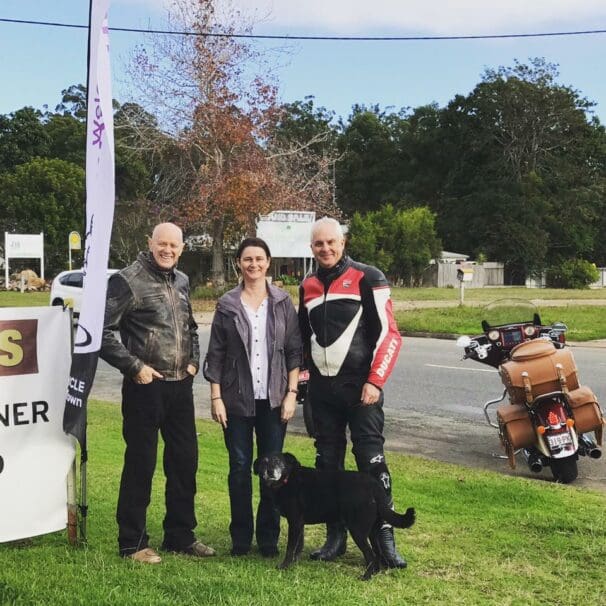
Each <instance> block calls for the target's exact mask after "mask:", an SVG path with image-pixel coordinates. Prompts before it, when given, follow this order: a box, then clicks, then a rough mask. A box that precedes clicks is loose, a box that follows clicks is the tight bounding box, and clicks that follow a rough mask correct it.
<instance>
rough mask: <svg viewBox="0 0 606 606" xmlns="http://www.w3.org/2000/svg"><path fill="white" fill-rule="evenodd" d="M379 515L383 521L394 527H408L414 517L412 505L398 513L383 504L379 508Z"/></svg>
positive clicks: (412, 522) (413, 520) (413, 521)
mask: <svg viewBox="0 0 606 606" xmlns="http://www.w3.org/2000/svg"><path fill="white" fill-rule="evenodd" d="M380 516H381V518H382V519H383V521H384V522H387V523H388V524H391V525H392V526H395V527H396V528H410V527H411V526H412V525H413V524H414V523H415V519H416V513H415V510H414V507H409V508H408V509H407V510H406V513H398V512H397V511H394V510H393V509H391V508H389V507H387V505H385V506H384V507H382V508H381V511H380Z"/></svg>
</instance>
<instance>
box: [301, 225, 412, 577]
mask: <svg viewBox="0 0 606 606" xmlns="http://www.w3.org/2000/svg"><path fill="white" fill-rule="evenodd" d="M311 238H312V241H311V249H312V252H313V254H314V257H315V259H316V261H317V263H318V270H317V271H316V272H314V273H312V274H311V275H310V276H308V277H307V278H306V279H305V280H304V281H303V283H302V284H301V287H300V291H299V325H300V328H301V335H302V337H303V344H304V350H305V355H306V361H307V363H308V365H309V370H310V379H309V385H308V397H309V401H310V404H311V412H312V418H313V426H314V437H315V445H316V467H317V468H318V469H343V466H344V461H345V451H346V447H347V438H346V428H347V426H349V430H350V434H351V441H352V444H353V449H352V450H353V454H354V456H355V459H356V464H357V466H358V469H359V470H360V471H365V472H368V473H370V474H371V475H373V476H375V477H376V478H377V479H378V480H379V482H380V483H381V485H382V486H383V488H384V490H385V492H386V494H387V497H388V499H389V501H390V503H391V502H392V497H391V476H390V474H389V469H388V468H387V464H386V461H385V453H384V451H383V444H384V441H385V440H384V438H383V426H384V416H383V389H382V388H383V386H384V384H385V382H386V380H387V378H388V377H389V375H390V374H391V371H392V370H393V367H394V365H395V363H396V359H397V357H398V353H399V351H400V347H401V344H402V338H401V336H400V334H399V332H398V330H397V326H396V323H395V319H394V317H393V312H392V307H391V299H390V289H389V284H388V283H387V280H386V279H385V276H384V275H383V274H382V272H381V271H379V270H378V269H377V268H376V267H372V266H370V265H364V264H363V263H357V262H356V261H353V260H352V259H350V258H349V257H348V256H346V255H345V254H344V251H345V239H344V237H343V232H342V231H341V226H340V225H339V223H338V222H337V221H336V220H334V219H330V218H328V217H324V218H322V219H319V220H318V221H316V222H315V223H314V225H313V227H312V235H311ZM346 538H347V532H346V529H345V527H344V526H343V524H341V523H332V524H328V525H327V538H326V543H325V544H324V546H323V547H321V548H320V549H318V550H316V551H314V552H312V554H311V558H312V559H319V560H333V559H334V558H336V557H337V556H339V555H341V554H343V553H344V552H345V547H346ZM379 546H380V548H381V557H382V560H383V563H384V564H385V565H386V566H388V567H389V568H404V567H405V566H406V561H405V560H404V558H402V556H400V554H399V553H398V552H397V551H396V547H395V541H394V534H393V528H392V527H391V526H389V525H385V526H383V527H382V528H381V529H380V531H379Z"/></svg>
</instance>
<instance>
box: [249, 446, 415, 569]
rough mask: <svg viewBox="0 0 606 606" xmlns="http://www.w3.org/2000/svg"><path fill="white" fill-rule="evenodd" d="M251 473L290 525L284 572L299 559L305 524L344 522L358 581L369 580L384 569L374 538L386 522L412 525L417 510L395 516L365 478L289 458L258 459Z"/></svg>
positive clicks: (287, 455) (374, 483)
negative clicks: (362, 565)
mask: <svg viewBox="0 0 606 606" xmlns="http://www.w3.org/2000/svg"><path fill="white" fill-rule="evenodd" d="M253 468H254V472H255V473H256V474H257V475H259V476H260V478H261V480H262V481H263V482H264V483H265V484H266V485H267V486H269V487H271V488H273V489H274V490H275V493H274V494H275V498H276V503H277V505H278V507H279V508H280V513H281V514H282V515H283V516H284V517H285V518H286V519H287V520H288V543H287V545H286V555H285V556H284V561H283V562H282V563H281V564H280V566H279V567H278V568H288V566H290V565H291V564H292V563H293V562H294V561H295V559H296V557H297V556H298V555H299V554H300V553H301V550H302V549H303V531H304V527H305V524H320V523H325V522H337V521H342V522H343V523H344V524H345V526H346V527H347V529H348V530H349V532H350V534H351V536H352V538H353V540H354V541H355V543H356V545H357V546H358V547H359V548H360V551H361V552H362V554H363V555H364V560H365V561H366V571H365V573H364V575H363V576H362V579H364V580H367V579H370V577H371V576H372V575H373V574H375V573H376V572H378V571H379V570H381V568H384V566H383V565H382V563H381V548H380V545H379V541H378V537H377V533H378V531H379V529H380V528H381V526H382V525H383V524H384V523H385V522H387V523H388V524H391V525H392V526H395V527H397V528H408V527H409V526H412V525H413V524H414V521H415V510H414V509H413V508H412V507H410V508H408V509H407V510H406V513H405V514H400V513H396V512H395V511H393V510H392V509H391V508H390V507H389V505H388V502H387V497H386V495H385V491H384V490H383V487H382V486H381V484H380V483H379V482H378V480H376V479H375V478H374V477H373V476H371V475H369V474H366V473H361V472H358V471H318V470H316V469H312V468H310V467H302V466H301V464H300V463H299V461H297V459H296V458H295V457H294V456H293V455H291V454H290V453H287V452H285V453H282V454H271V455H266V456H264V457H261V458H260V459H257V460H256V461H255V463H254V467H253ZM369 540H370V543H369Z"/></svg>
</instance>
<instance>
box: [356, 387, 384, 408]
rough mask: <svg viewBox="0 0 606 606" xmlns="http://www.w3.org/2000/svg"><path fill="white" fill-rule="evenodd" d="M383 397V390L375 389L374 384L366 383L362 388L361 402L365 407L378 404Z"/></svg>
mask: <svg viewBox="0 0 606 606" xmlns="http://www.w3.org/2000/svg"><path fill="white" fill-rule="evenodd" d="M380 397H381V390H380V389H379V388H378V387H375V386H374V385H373V384H372V383H364V385H363V387H362V396H361V398H360V402H361V403H362V405H363V406H370V405H371V404H376V403H377V402H378V401H379V398H380Z"/></svg>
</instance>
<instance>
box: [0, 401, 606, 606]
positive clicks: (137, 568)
mask: <svg viewBox="0 0 606 606" xmlns="http://www.w3.org/2000/svg"><path fill="white" fill-rule="evenodd" d="M89 409H90V413H89V443H90V446H89V448H90V451H89V453H90V459H89V472H88V488H89V517H88V534H89V537H88V538H89V541H88V545H87V546H86V547H82V548H71V547H69V546H68V545H67V543H66V539H65V535H64V533H56V534H52V535H46V536H42V537H36V538H34V539H31V541H27V542H25V543H23V544H20V545H18V544H5V545H0V604H2V605H4V604H6V605H9V604H10V605H13V604H14V605H21V604H24V605H25V604H28V605H29V604H40V605H49V604H52V605H63V604H65V605H69V606H72V605H76V604H83V605H84V604H85V605H87V606H90V605H92V604H94V605H98V604H120V605H164V604H166V605H175V606H176V605H183V604H200V605H202V604H213V605H224V604H225V605H227V604H229V605H268V606H270V605H271V606H275V605H278V604H286V605H291V604H292V605H296V606H302V605H311V604H318V605H320V604H322V605H325V604H330V605H333V604H334V605H341V604H342V605H347V606H350V605H362V604H364V605H366V604H373V605H374V604H376V605H404V604H406V605H417V604H431V605H441V604H468V605H473V606H476V605H481V604H486V605H494V604H498V605H519V606H527V605H532V604H537V605H538V604H541V605H544V604H553V605H558V606H566V605H571V606H572V605H574V606H577V605H578V604H580V603H583V604H587V605H594V604H595V605H597V604H602V603H603V598H604V594H605V593H606V563H605V562H606V494H602V493H598V492H592V491H588V490H580V489H576V488H574V487H573V486H561V485H556V484H551V483H547V482H541V481H530V480H525V479H520V478H515V477H510V476H501V475H498V474H493V473H489V472H479V471H475V470H471V469H466V468H462V467H457V466H453V465H447V464H441V463H437V462H434V461H428V460H424V459H421V458H413V457H406V456H402V455H398V454H390V467H391V471H392V475H393V477H394V499H395V503H396V506H397V508H398V509H399V510H403V509H405V508H406V507H408V506H410V505H412V506H414V507H416V509H417V524H416V525H415V526H413V527H412V528H411V529H410V530H407V531H402V530H396V536H397V542H398V546H399V549H400V550H401V552H402V553H403V554H404V555H405V556H406V557H407V559H408V562H409V568H408V569H407V570H403V571H389V572H386V573H381V574H378V575H377V576H375V577H374V578H373V579H372V580H371V581H369V582H366V583H365V582H363V581H359V580H358V576H359V575H360V574H361V572H362V565H361V564H362V556H361V554H360V553H359V551H358V549H357V548H356V547H355V546H354V545H353V543H352V541H351V539H350V540H349V542H348V550H347V553H346V555H345V556H343V557H342V558H340V559H339V560H338V561H337V562H333V563H327V564H325V563H321V562H312V561H310V560H309V559H308V554H309V551H310V550H311V548H313V547H316V546H318V545H319V544H320V543H321V542H322V539H323V532H322V528H321V527H319V526H316V527H308V529H307V533H306V546H305V548H304V551H303V555H302V559H301V562H300V563H298V564H296V565H295V566H294V567H293V568H291V569H290V570H287V571H278V570H276V569H275V566H276V564H277V563H278V560H277V559H275V560H266V559H263V558H261V557H260V556H259V555H258V554H256V553H252V554H251V555H249V556H247V557H242V558H232V557H230V556H229V555H228V550H229V547H230V542H229V538H228V531H227V526H228V523H229V505H228V498H227V489H226V473H227V455H226V451H225V447H224V445H223V440H222V437H221V433H220V430H219V428H218V427H217V425H216V424H212V423H211V422H210V421H198V427H199V431H200V470H199V474H198V489H199V495H198V497H197V512H198V522H199V526H198V535H199V537H200V538H201V539H203V540H204V541H207V542H208V543H209V544H211V545H213V546H214V547H215V548H216V549H217V550H218V556H217V557H215V558H212V559H207V560H199V561H194V560H192V559H188V558H186V557H183V556H177V555H165V556H164V559H163V562H162V564H160V565H159V566H145V565H141V564H137V563H134V562H130V561H125V560H122V559H120V558H119V557H118V556H117V554H116V526H115V521H114V509H115V505H116V498H117V493H118V484H119V479H120V469H121V460H122V453H123V446H122V440H121V436H120V409H119V407H118V406H116V405H113V404H107V403H100V402H95V401H92V402H90V403H89ZM286 449H287V450H290V451H292V452H294V453H295V454H296V455H297V456H298V457H299V458H300V459H301V460H302V462H303V463H304V464H307V465H311V464H312V463H313V446H312V442H311V440H309V439H306V438H303V437H298V436H292V435H288V436H287V440H286ZM351 465H352V462H351V458H350V459H349V460H348V466H351ZM160 467H161V466H160ZM162 492H163V477H162V473H161V469H159V470H158V472H157V480H156V482H155V484H154V493H153V497H152V505H151V506H150V508H149V516H148V530H149V532H150V535H151V541H152V545H153V546H157V545H158V543H159V542H160V540H161V526H162V516H163V498H162ZM284 541H285V525H283V533H282V537H281V540H280V547H281V550H282V551H283V549H284Z"/></svg>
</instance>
